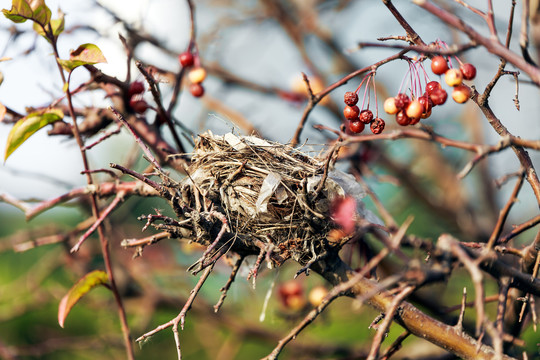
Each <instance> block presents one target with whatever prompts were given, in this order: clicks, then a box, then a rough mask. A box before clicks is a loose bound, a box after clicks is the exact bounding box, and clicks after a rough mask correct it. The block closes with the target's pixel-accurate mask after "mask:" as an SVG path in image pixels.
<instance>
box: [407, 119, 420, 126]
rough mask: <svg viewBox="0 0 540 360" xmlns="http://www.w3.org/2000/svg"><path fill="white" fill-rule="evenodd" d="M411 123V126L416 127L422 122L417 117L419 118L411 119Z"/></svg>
mask: <svg viewBox="0 0 540 360" xmlns="http://www.w3.org/2000/svg"><path fill="white" fill-rule="evenodd" d="M410 119H411V121H410V122H409V125H416V124H418V123H419V122H420V118H419V117H417V118H410Z"/></svg>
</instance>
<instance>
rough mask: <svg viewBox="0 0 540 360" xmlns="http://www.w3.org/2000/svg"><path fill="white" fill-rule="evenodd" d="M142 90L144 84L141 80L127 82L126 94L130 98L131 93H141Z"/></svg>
mask: <svg viewBox="0 0 540 360" xmlns="http://www.w3.org/2000/svg"><path fill="white" fill-rule="evenodd" d="M143 92H144V84H143V83H142V82H141V81H134V82H132V83H131V84H129V89H128V96H129V97H130V98H131V97H132V96H133V95H136V94H141V93H143Z"/></svg>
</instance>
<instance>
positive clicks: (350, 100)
mask: <svg viewBox="0 0 540 360" xmlns="http://www.w3.org/2000/svg"><path fill="white" fill-rule="evenodd" d="M343 100H344V101H345V104H347V105H349V106H354V105H356V104H357V103H358V94H357V93H355V92H352V91H347V92H346V93H345V96H343Z"/></svg>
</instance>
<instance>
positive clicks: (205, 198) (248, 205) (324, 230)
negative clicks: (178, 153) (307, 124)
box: [182, 132, 344, 266]
mask: <svg viewBox="0 0 540 360" xmlns="http://www.w3.org/2000/svg"><path fill="white" fill-rule="evenodd" d="M323 173H324V162H323V161H321V160H319V159H317V158H314V157H311V156H308V155H306V154H304V153H302V152H301V151H299V150H297V149H294V148H292V147H290V146H288V145H283V144H279V143H275V142H270V141H267V140H262V139H260V138H257V137H253V136H247V137H243V136H236V135H234V134H232V133H229V134H225V135H223V136H217V135H213V134H212V133H210V132H209V133H205V134H202V135H200V136H199V138H198V139H197V141H196V146H195V150H194V154H193V157H192V163H191V165H190V166H189V168H188V174H189V175H188V177H187V178H186V180H185V181H184V182H183V183H182V192H183V193H184V194H185V193H186V192H187V193H189V194H190V195H189V196H188V199H186V196H185V195H184V199H185V200H188V201H187V202H188V203H189V204H188V205H189V206H191V207H196V206H198V207H199V208H201V207H205V208H206V210H208V209H209V207H212V209H213V210H215V211H217V212H219V213H221V214H224V215H225V216H226V218H227V222H228V226H229V229H230V232H231V233H233V234H234V236H235V237H237V238H241V239H244V241H247V242H251V243H252V244H254V245H255V247H256V248H260V249H262V247H264V248H265V251H266V252H267V254H266V258H267V260H268V259H269V260H272V261H271V263H272V264H270V265H277V266H279V265H281V263H282V262H283V261H285V260H286V259H288V258H291V257H292V258H293V259H295V260H297V261H299V262H301V263H306V262H308V261H309V260H310V259H311V260H313V261H315V260H314V259H315V258H316V257H318V256H321V255H322V254H323V253H324V252H325V251H326V250H327V248H328V246H330V244H329V243H328V241H327V234H328V232H329V231H330V230H331V229H333V228H334V227H335V226H334V224H333V222H332V221H331V219H330V216H329V208H330V205H331V201H332V200H333V199H334V198H335V197H336V196H343V195H344V190H343V188H342V187H341V186H339V185H338V184H337V183H336V182H335V181H334V180H333V179H332V178H331V177H329V178H328V179H325V186H324V187H321V188H320V190H319V192H318V193H317V192H316V188H317V186H318V185H319V184H320V182H321V180H322V179H323V178H324V176H323ZM209 205H211V206H209ZM211 240H212V239H208V237H207V240H206V241H207V242H208V241H211ZM206 245H207V244H206Z"/></svg>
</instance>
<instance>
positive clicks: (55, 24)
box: [34, 9, 65, 42]
mask: <svg viewBox="0 0 540 360" xmlns="http://www.w3.org/2000/svg"><path fill="white" fill-rule="evenodd" d="M64 15H65V14H64V12H62V10H60V9H58V19H54V20H51V21H49V25H50V26H51V30H52V35H53V36H54V38H55V39H56V38H58V35H60V34H61V33H62V32H63V31H64V25H65V19H64ZM34 31H35V32H36V33H38V34H39V35H41V36H43V37H44V38H45V39H46V40H47V41H48V42H51V40H50V39H49V38H48V37H47V35H46V34H45V31H44V30H43V27H41V26H40V25H39V24H38V23H34Z"/></svg>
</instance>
